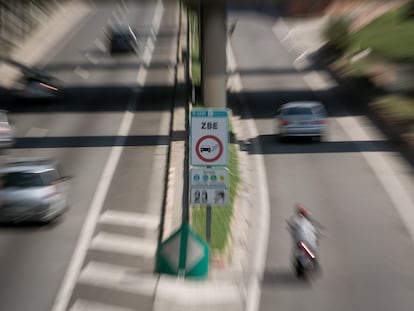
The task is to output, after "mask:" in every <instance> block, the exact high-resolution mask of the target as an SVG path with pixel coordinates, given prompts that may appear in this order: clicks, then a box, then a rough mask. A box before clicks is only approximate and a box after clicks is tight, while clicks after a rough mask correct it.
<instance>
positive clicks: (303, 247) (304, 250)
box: [293, 241, 319, 278]
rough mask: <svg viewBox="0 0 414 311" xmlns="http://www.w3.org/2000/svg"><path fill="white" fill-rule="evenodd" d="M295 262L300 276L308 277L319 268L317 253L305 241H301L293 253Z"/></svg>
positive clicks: (296, 270) (297, 274)
mask: <svg viewBox="0 0 414 311" xmlns="http://www.w3.org/2000/svg"><path fill="white" fill-rule="evenodd" d="M293 264H294V268H295V272H296V276H297V277H298V278H306V277H309V276H311V275H313V274H315V273H316V272H317V271H318V269H319V263H318V258H317V253H316V252H315V251H314V250H312V249H311V247H310V246H309V244H307V243H306V242H305V241H299V242H298V245H297V247H296V249H295V250H294V255H293Z"/></svg>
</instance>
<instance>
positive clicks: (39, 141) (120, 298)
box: [0, 1, 179, 311]
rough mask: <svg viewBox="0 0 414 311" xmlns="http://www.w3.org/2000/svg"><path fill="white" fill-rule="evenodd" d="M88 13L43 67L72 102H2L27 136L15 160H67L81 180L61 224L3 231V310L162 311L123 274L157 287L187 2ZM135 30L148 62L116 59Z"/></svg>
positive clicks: (54, 45) (128, 4)
mask: <svg viewBox="0 0 414 311" xmlns="http://www.w3.org/2000/svg"><path fill="white" fill-rule="evenodd" d="M85 3H86V4H87V5H88V6H89V7H87V8H86V10H85V11H84V15H83V16H82V18H81V19H80V20H79V21H77V22H76V23H74V24H73V25H71V26H70V27H68V29H67V31H66V32H65V33H64V35H63V36H62V37H61V38H60V39H59V40H58V41H56V42H53V41H51V42H50V46H49V47H48V49H47V52H46V53H44V54H43V55H40V56H41V57H39V58H38V59H37V61H36V63H35V65H37V66H38V67H41V68H43V69H45V70H47V71H48V72H49V73H51V74H52V75H54V76H56V77H57V78H59V79H60V80H61V81H63V83H64V86H65V88H64V91H63V92H64V97H63V100H62V101H60V102H57V103H50V104H33V105H32V104H27V103H25V104H23V103H19V102H11V101H7V104H6V100H2V104H3V106H4V108H6V109H8V110H9V112H10V119H11V120H12V121H13V122H14V125H15V127H16V130H17V137H18V139H17V144H16V146H15V148H13V149H11V150H9V155H11V156H49V157H52V158H55V159H57V160H58V161H59V162H60V163H61V165H62V167H63V169H64V172H65V173H66V174H68V175H70V176H72V177H73V178H72V189H71V206H70V210H69V212H68V213H67V214H66V215H65V217H64V218H63V220H62V221H61V222H59V223H57V224H54V225H52V226H17V227H16V226H3V227H1V228H0V231H1V235H0V254H1V255H0V275H1V278H2V280H3V282H2V285H1V287H0V310H16V311H17V310H32V311H44V310H55V311H56V310H66V309H68V308H71V310H79V309H81V308H82V307H84V306H85V305H89V308H90V309H92V308H94V307H96V308H98V309H99V310H102V309H103V308H109V309H111V310H117V309H116V307H115V306H112V307H111V304H112V305H116V306H117V307H119V308H121V307H123V308H125V310H126V309H127V308H132V309H136V308H137V307H138V306H139V308H140V310H151V309H152V302H153V297H152V296H151V295H152V293H151V291H149V292H148V291H147V290H145V291H144V292H145V293H146V295H145V297H142V299H141V300H140V299H137V295H136V294H135V293H131V290H130V287H131V286H129V287H128V286H126V287H127V288H124V287H125V286H124V287H123V284H124V285H125V284H126V283H129V285H130V283H131V280H130V279H129V280H117V279H116V277H114V276H116V275H117V273H119V271H121V270H122V271H124V272H125V271H127V272H130V274H129V275H132V276H137V275H138V274H143V275H144V276H143V278H145V277H146V278H147V279H148V283H149V284H151V285H152V286H153V285H154V282H155V277H154V278H151V280H149V276H148V275H151V273H152V271H153V264H154V263H153V253H154V250H155V247H156V241H157V238H158V225H159V222H160V215H161V209H162V206H163V198H164V196H163V195H164V193H165V189H164V183H165V173H166V163H167V152H168V146H169V142H170V119H171V105H172V98H173V95H174V75H175V71H174V70H175V69H174V66H175V61H176V53H177V33H178V15H179V10H178V4H177V3H175V2H172V1H167V3H162V2H161V1H151V2H135V1H134V2H133V1H125V2H124V1H119V2H118V1H116V2H115V1H114V2H112V1H104V2H96V3H97V4H96V6H95V5H94V2H85ZM124 21H129V22H130V23H131V25H132V26H133V27H134V28H135V29H136V30H137V32H138V34H139V35H140V37H141V43H140V48H141V49H140V53H139V55H134V54H131V55H119V56H113V57H112V56H110V55H109V53H108V51H107V44H106V41H105V34H104V32H105V30H106V29H107V28H108V27H109V26H110V25H112V24H114V23H118V22H124ZM51 34H53V31H51ZM42 42H43V41H42ZM45 42H46V41H45ZM33 51H34V50H33ZM4 96H6V95H4ZM117 281H119V282H118V283H117ZM111 282H112V283H111ZM141 283H142V278H141ZM127 285H128V284H127ZM142 300H144V303H143V302H142Z"/></svg>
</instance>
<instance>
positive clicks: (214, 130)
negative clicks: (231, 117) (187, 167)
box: [190, 109, 228, 166]
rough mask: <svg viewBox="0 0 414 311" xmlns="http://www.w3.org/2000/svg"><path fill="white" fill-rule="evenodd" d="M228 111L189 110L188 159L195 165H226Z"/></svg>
mask: <svg viewBox="0 0 414 311" xmlns="http://www.w3.org/2000/svg"><path fill="white" fill-rule="evenodd" d="M227 148H228V113H227V111H226V110H214V109H202V110H193V111H191V124H190V153H191V154H190V159H191V160H190V161H191V163H190V164H191V165H195V166H217V165H224V166H225V165H227V161H228V156H227V154H228V150H227Z"/></svg>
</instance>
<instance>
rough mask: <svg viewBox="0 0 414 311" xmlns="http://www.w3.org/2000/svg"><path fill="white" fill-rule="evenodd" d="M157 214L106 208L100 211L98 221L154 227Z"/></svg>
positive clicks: (157, 220)
mask: <svg viewBox="0 0 414 311" xmlns="http://www.w3.org/2000/svg"><path fill="white" fill-rule="evenodd" d="M159 222H160V217H159V216H158V215H150V214H141V213H134V212H126V211H114V210H106V211H105V212H104V213H102V215H101V217H100V219H99V223H102V224H112V225H120V226H129V227H145V228H150V229H156V228H157V227H158V225H159Z"/></svg>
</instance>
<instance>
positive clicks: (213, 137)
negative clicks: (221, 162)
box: [195, 135, 223, 163]
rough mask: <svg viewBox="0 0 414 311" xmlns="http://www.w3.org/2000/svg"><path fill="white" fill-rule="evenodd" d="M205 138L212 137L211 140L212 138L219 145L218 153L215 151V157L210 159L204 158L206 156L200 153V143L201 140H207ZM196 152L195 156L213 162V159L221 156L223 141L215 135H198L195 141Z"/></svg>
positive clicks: (215, 159)
mask: <svg viewBox="0 0 414 311" xmlns="http://www.w3.org/2000/svg"><path fill="white" fill-rule="evenodd" d="M207 139H212V140H214V141H215V142H217V144H218V146H219V148H218V153H217V155H216V156H215V157H213V158H211V159H209V158H206V157H204V156H203V155H202V154H201V148H200V145H201V143H202V142H203V141H205V140H207ZM195 151H196V153H197V156H198V157H199V158H200V159H201V160H202V161H204V162H208V163H211V162H214V161H217V160H218V159H219V158H220V157H221V155H222V154H223V143H222V142H221V141H220V139H218V138H217V137H216V136H214V135H206V136H203V137H200V139H199V140H198V141H197V143H196V150H195Z"/></svg>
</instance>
